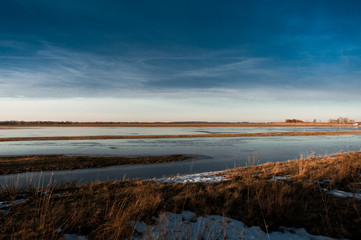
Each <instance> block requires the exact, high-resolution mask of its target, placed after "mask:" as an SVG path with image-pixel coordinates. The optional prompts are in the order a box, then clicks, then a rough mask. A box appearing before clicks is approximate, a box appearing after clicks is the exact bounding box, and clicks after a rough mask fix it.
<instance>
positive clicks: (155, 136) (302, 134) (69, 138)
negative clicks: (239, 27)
mask: <svg viewBox="0 0 361 240" xmlns="http://www.w3.org/2000/svg"><path fill="white" fill-rule="evenodd" d="M360 134H361V130H352V131H317V132H273V133H225V134H224V133H221V134H182V135H134V136H130V135H124V136H122V135H119V136H114V135H113V136H61V137H8V138H0V142H13V141H64V140H101V139H157V138H215V137H218V138H229V137H283V136H284V137H287V136H290V137H291V136H322V135H329V136H330V135H360Z"/></svg>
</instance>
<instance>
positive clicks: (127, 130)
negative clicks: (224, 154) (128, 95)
mask: <svg viewBox="0 0 361 240" xmlns="http://www.w3.org/2000/svg"><path fill="white" fill-rule="evenodd" d="M351 130H360V128H358V127H25V128H9V129H1V128H0V138H5V137H54V136H109V135H115V136H125V135H130V136H136V135H173V134H174V135H180V134H222V133H262V132H313V131H351Z"/></svg>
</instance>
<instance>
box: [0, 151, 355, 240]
mask: <svg viewBox="0 0 361 240" xmlns="http://www.w3.org/2000/svg"><path fill="white" fill-rule="evenodd" d="M228 174H229V175H230V177H231V180H230V181H226V182H221V183H212V184H182V183H173V184H158V183H153V182H143V181H136V180H134V181H120V182H106V183H94V184H88V185H82V186H77V185H75V184H74V185H67V186H55V187H53V188H51V189H48V191H47V192H45V193H44V189H36V188H35V189H34V188H32V189H28V190H16V189H6V190H3V191H1V192H0V201H4V200H7V201H14V200H16V199H18V198H27V199H29V201H28V202H26V203H23V204H19V205H14V206H10V207H9V208H7V210H8V211H9V213H8V214H6V215H4V214H0V224H1V226H2V227H1V228H0V239H29V238H34V239H36V238H41V239H58V238H60V237H61V236H62V234H64V233H77V234H81V235H86V236H87V237H88V238H89V239H128V238H131V237H132V236H133V234H134V230H133V228H132V227H131V226H130V224H129V221H135V222H137V221H145V222H147V223H148V224H151V223H153V221H154V220H152V217H153V216H157V215H158V214H159V213H160V212H163V211H170V212H180V211H182V210H190V211H194V212H196V213H197V214H198V215H202V214H217V215H223V216H227V217H231V218H234V219H238V220H241V221H243V222H244V223H246V224H247V225H257V226H261V227H262V229H263V230H264V231H268V232H269V231H273V230H278V228H279V226H286V227H304V228H306V230H307V231H308V232H309V233H312V234H322V235H327V236H331V237H336V238H350V239H358V238H359V236H360V235H361V228H360V226H361V215H360V214H361V200H357V199H355V198H338V197H335V196H333V195H330V194H327V193H326V192H325V190H324V188H328V189H333V188H337V189H343V190H347V189H348V190H349V191H359V190H360V189H359V188H357V187H360V186H359V185H357V184H356V183H359V182H361V153H360V152H357V153H342V154H337V155H334V156H329V157H325V158H323V157H318V156H314V157H311V158H308V159H300V160H297V161H291V162H286V163H273V164H272V163H269V164H264V165H260V166H250V167H246V168H239V169H234V170H232V171H229V172H228V173H227V175H228ZM275 176H279V177H281V176H282V177H284V176H288V177H290V178H289V179H287V180H277V179H276V181H274V179H275V178H274V177H275ZM324 180H329V181H326V182H327V184H326V185H327V186H326V185H325V184H323V185H322V184H321V181H324ZM21 194H27V195H26V196H24V195H21ZM59 228H61V230H62V231H59V230H57V229H59Z"/></svg>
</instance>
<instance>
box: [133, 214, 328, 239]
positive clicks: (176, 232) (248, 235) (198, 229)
mask: <svg viewBox="0 0 361 240" xmlns="http://www.w3.org/2000/svg"><path fill="white" fill-rule="evenodd" d="M154 220H155V221H156V225H152V226H147V225H146V224H145V223H144V222H138V223H134V222H131V225H132V226H134V228H135V230H136V234H135V235H134V237H133V239H228V240H233V239H279V240H286V239H287V240H290V239H293V240H301V239H302V240H305V239H310V240H311V239H312V240H326V239H332V238H328V237H325V236H315V235H311V234H309V233H307V232H306V230H305V229H303V228H282V229H281V230H282V232H281V231H278V232H271V233H269V234H267V233H266V232H264V231H262V229H261V228H260V227H257V226H253V227H247V226H246V225H245V224H243V223H242V222H240V221H237V220H234V219H231V218H227V217H222V216H219V215H206V216H202V217H197V216H196V215H195V214H194V213H193V212H190V211H183V213H182V214H174V213H163V214H162V215H160V216H159V218H154Z"/></svg>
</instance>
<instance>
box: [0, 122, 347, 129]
mask: <svg viewBox="0 0 361 240" xmlns="http://www.w3.org/2000/svg"><path fill="white" fill-rule="evenodd" d="M353 126H354V125H353V123H344V124H337V123H326V122H325V123H322V122H319V123H314V122H298V123H286V122H267V123H259V122H255V123H253V122H129V123H127V122H124V123H110V122H109V123H87V122H84V123H83V122H79V123H78V122H75V123H65V122H50V123H36V122H19V123H17V124H8V125H7V124H2V123H1V122H0V129H6V128H21V127H353Z"/></svg>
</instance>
